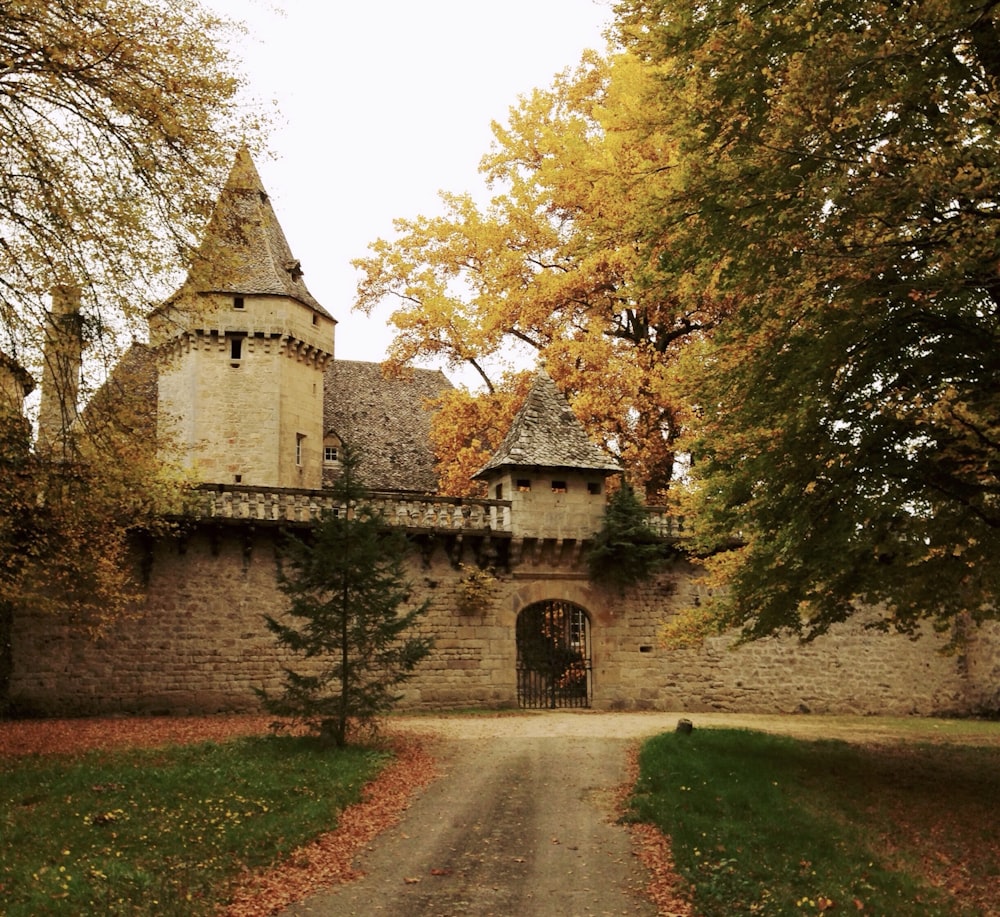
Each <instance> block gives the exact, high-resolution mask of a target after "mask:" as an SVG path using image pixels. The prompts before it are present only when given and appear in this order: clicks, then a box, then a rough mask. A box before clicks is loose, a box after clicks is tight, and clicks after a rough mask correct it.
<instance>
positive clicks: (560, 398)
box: [475, 370, 621, 478]
mask: <svg viewBox="0 0 1000 917" xmlns="http://www.w3.org/2000/svg"><path fill="white" fill-rule="evenodd" d="M522 467H541V468H576V469H580V470H585V471H608V472H612V471H620V470H621V469H620V468H619V466H618V464H617V463H616V462H613V461H612V460H611V459H610V458H609V457H608V456H607V455H606V454H605V453H604V452H603V451H602V450H601V449H600V448H599V447H598V446H597V445H596V444H594V443H593V442H592V441H591V440H590V437H588V436H587V432H586V430H584V429H583V425H582V424H581V423H580V421H579V420H578V419H577V417H576V415H575V414H574V413H573V411H572V410H571V409H570V406H569V402H568V401H567V400H566V397H565V396H564V395H563V394H562V392H560V391H559V389H558V388H556V384H555V382H553V381H552V378H551V377H550V376H549V374H548V373H547V372H545V371H544V370H540V371H539V373H538V375H537V376H536V377H535V381H534V383H533V384H532V386H531V391H529V392H528V397H527V398H525V400H524V404H523V405H522V406H521V410H520V411H518V412H517V415H516V416H515V417H514V422H513V423H512V424H511V428H510V430H509V431H508V432H507V436H506V437H505V438H504V441H503V442H502V443H501V444H500V448H499V449H497V451H496V452H495V453H494V454H493V457H492V458H491V459H490V460H489V461H488V462H487V463H486V465H484V466H483V468H481V469H480V470H479V471H478V472H476V474H475V477H477V478H478V477H482V476H483V475H485V473H486V472H488V471H493V470H495V469H499V468H522Z"/></svg>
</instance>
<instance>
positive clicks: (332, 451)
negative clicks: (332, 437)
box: [323, 445, 340, 465]
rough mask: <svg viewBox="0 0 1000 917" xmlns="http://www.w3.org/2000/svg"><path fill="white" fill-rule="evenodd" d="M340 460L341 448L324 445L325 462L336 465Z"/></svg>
mask: <svg viewBox="0 0 1000 917" xmlns="http://www.w3.org/2000/svg"><path fill="white" fill-rule="evenodd" d="M339 461H340V450H339V449H338V448H337V447H336V446H329V445H327V446H324V447H323V462H324V463H325V464H327V465H336V464H337V462H339Z"/></svg>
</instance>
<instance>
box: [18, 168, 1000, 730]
mask: <svg viewBox="0 0 1000 917" xmlns="http://www.w3.org/2000/svg"><path fill="white" fill-rule="evenodd" d="M303 278H304V274H303V270H302V267H301V265H300V264H299V262H298V261H297V260H296V259H295V258H294V256H293V255H292V252H291V250H290V248H289V245H288V242H287V240H286V238H285V235H284V233H283V231H282V229H281V226H280V225H279V222H278V220H277V217H276V215H275V213H274V211H273V208H272V206H271V204H270V201H269V199H268V195H267V192H266V190H265V189H264V187H263V185H262V183H261V181H260V178H259V176H258V174H257V171H256V169H255V168H254V165H253V163H252V161H251V159H250V157H249V155H248V154H247V153H246V152H245V151H244V152H241V153H240V154H239V155H238V156H237V159H236V162H235V165H234V167H233V169H232V172H231V174H230V177H229V180H228V182H227V183H226V185H225V187H224V189H223V190H222V191H221V193H220V197H219V200H218V202H217V205H216V208H215V211H214V214H213V216H212V219H211V221H210V223H209V225H208V227H207V230H206V233H205V238H204V240H203V242H202V244H201V246H200V249H199V252H198V257H197V259H196V261H195V264H194V266H193V267H192V269H191V271H190V272H189V274H188V276H187V278H186V280H185V282H184V283H183V284H182V286H181V287H180V289H179V290H178V291H177V292H176V293H175V294H174V295H173V296H172V297H170V298H169V299H168V300H167V301H166V302H165V303H163V304H162V305H161V306H160V307H159V308H158V309H156V310H155V311H154V312H153V313H152V314H151V315H150V317H149V344H148V345H145V344H136V345H134V346H133V348H132V350H131V351H130V352H129V353H128V354H126V356H125V357H124V359H123V361H122V367H123V370H122V371H123V372H124V369H125V368H126V367H127V369H128V372H129V379H130V382H129V385H130V386H131V387H132V388H133V389H134V390H137V391H140V392H142V393H144V397H146V398H147V399H148V406H149V411H150V417H151V422H153V423H155V424H156V425H157V427H158V428H159V432H160V433H161V438H162V441H163V442H169V443H170V444H171V446H170V448H171V455H170V456H169V457H170V458H171V459H172V460H173V461H176V462H177V463H178V464H180V465H181V466H182V467H183V468H184V469H185V471H186V473H187V474H188V476H190V477H191V478H192V479H193V480H194V481H196V482H199V484H200V488H199V490H198V495H199V500H200V502H199V505H198V507H197V508H196V510H195V511H194V512H193V513H192V515H191V518H190V520H189V524H188V525H187V526H186V527H185V529H184V531H183V534H178V535H175V536H171V537H163V538H160V539H158V540H156V541H155V543H153V544H151V545H148V546H147V550H148V557H147V558H146V561H145V563H144V570H145V580H146V583H147V596H146V599H145V602H144V604H143V606H142V607H141V608H137V609H136V614H135V616H134V617H131V618H129V619H126V620H122V621H120V622H118V623H116V624H114V625H113V626H112V627H110V628H109V629H108V631H107V632H105V633H104V634H102V636H101V637H100V638H99V639H98V640H96V641H91V640H88V639H86V638H84V637H81V636H80V635H79V634H76V633H75V632H73V631H72V630H71V629H70V628H68V627H67V626H65V624H64V623H63V622H61V621H59V620H56V619H54V618H52V617H45V616H43V615H40V614H37V613H33V612H32V611H31V610H26V611H24V612H22V613H20V614H18V615H17V616H16V617H15V620H14V622H13V630H12V644H13V659H14V671H13V674H12V682H11V698H12V701H13V702H14V704H15V705H16V707H18V708H20V709H22V710H25V711H32V712H36V713H43V714H54V713H63V714H66V713H69V714H85V713H109V712H163V713H177V712H214V711H223V710H247V709H255V708H256V706H257V703H258V701H257V697H256V695H255V694H254V689H255V688H266V689H268V690H271V691H274V690H276V689H278V686H279V683H280V680H281V674H282V672H281V666H282V664H283V662H285V661H287V660H286V658H285V657H284V656H283V651H282V650H280V649H279V647H278V646H277V645H276V643H275V641H274V639H273V637H272V636H271V635H270V633H269V632H268V630H267V628H266V627H265V626H264V623H263V616H264V614H265V613H269V614H275V613H280V610H281V609H282V608H283V607H284V605H285V600H284V596H283V595H282V594H281V592H280V591H279V589H278V587H277V580H276V562H275V556H276V550H277V544H278V541H279V539H280V537H281V533H282V532H283V531H285V530H287V529H294V528H297V527H306V526H309V525H310V524H312V522H314V521H315V519H316V518H318V516H319V514H320V513H321V512H323V511H324V510H327V509H331V508H332V496H331V494H330V492H329V490H327V489H324V486H325V485H328V484H329V483H330V481H331V479H332V477H333V476H334V475H336V473H337V470H338V461H339V456H340V454H341V453H340V450H341V449H342V448H343V447H344V445H345V444H349V445H351V446H352V447H353V448H357V450H358V451H359V453H360V454H361V456H362V461H363V464H362V467H361V475H362V479H363V482H364V484H365V485H366V486H367V487H368V488H369V489H370V490H371V492H372V495H373V499H374V500H375V501H377V502H378V503H379V504H380V506H381V507H382V509H383V510H384V512H385V515H386V518H387V519H388V521H389V522H390V523H391V524H392V525H395V526H400V527H402V528H404V530H405V531H406V533H407V535H408V539H409V543H410V545H411V547H412V550H411V553H410V557H409V561H408V564H409V574H410V578H411V582H412V586H413V597H412V600H413V601H414V602H415V603H421V602H423V601H424V600H429V607H430V611H429V613H428V614H427V615H426V616H425V618H423V619H422V622H421V624H420V628H421V629H422V630H423V631H425V632H426V634H427V635H428V636H430V637H431V638H432V639H433V641H434V650H433V652H432V655H431V656H430V657H429V658H428V659H427V660H425V661H424V662H423V663H422V664H421V666H420V667H419V668H418V670H417V672H416V674H415V677H414V678H413V679H412V681H411V682H410V683H409V684H408V686H407V688H406V696H405V698H404V701H403V706H404V707H409V708H420V707H425V708H430V707H470V706H487V707H500V706H513V705H520V706H524V707H540V708H548V707H562V706H579V707H594V708H598V709H605V710H614V709H663V710H685V711H699V710H728V711H739V710H746V711H774V712H789V711H802V712H806V711H813V712H852V713H899V714H910V713H917V714H944V713H955V714H971V713H977V712H983V711H995V710H997V709H1000V677H998V676H1000V628H998V627H997V626H996V625H985V626H983V627H981V628H980V629H978V630H976V631H974V632H971V633H970V634H968V635H967V639H966V640H965V642H964V644H963V645H962V648H961V651H960V652H959V653H957V654H952V655H944V654H942V653H941V652H939V651H940V650H941V649H942V647H943V646H944V645H945V642H946V639H945V637H943V636H941V635H937V634H934V633H926V634H924V635H923V636H922V638H921V639H920V640H918V641H913V640H910V639H907V638H904V637H900V636H894V635H885V634H878V633H874V632H871V631H869V630H866V629H865V628H864V620H863V618H864V616H863V615H861V616H860V618H859V620H857V621H853V622H850V623H847V624H844V625H841V626H839V627H838V628H835V630H834V632H833V633H831V634H830V635H828V636H826V637H824V638H822V639H820V640H819V641H817V642H815V643H813V644H809V645H804V646H803V645H800V644H799V643H798V642H797V641H794V640H791V639H779V638H774V639H771V640H766V641H761V642H759V643H756V644H752V645H749V646H744V647H741V648H739V649H734V647H733V643H734V641H733V639H732V638H731V637H717V638H713V639H710V640H708V641H707V642H706V643H705V644H704V645H703V646H701V647H698V648H692V649H668V648H665V647H663V646H662V645H661V644H660V642H659V640H658V634H659V631H660V629H661V627H662V625H663V623H664V622H665V621H666V620H668V619H669V617H670V615H671V614H672V613H673V612H674V610H675V609H676V608H678V607H681V606H683V605H687V604H689V603H691V602H698V601H699V599H700V597H701V596H702V592H703V590H704V588H705V587H704V585H703V584H702V582H701V581H700V579H699V578H698V576H697V574H696V571H695V570H694V568H692V566H691V565H690V564H689V563H688V562H687V561H686V560H685V559H684V557H683V556H682V555H680V554H678V555H677V557H676V558H675V559H674V560H673V561H671V562H670V563H669V564H667V565H666V566H665V567H664V569H663V570H662V571H661V572H660V573H659V574H658V575H657V576H656V577H654V578H653V579H651V580H649V581H647V582H644V583H642V584H640V585H638V586H635V587H633V588H631V589H628V590H626V591H624V592H621V591H616V590H610V589H607V588H604V587H602V586H600V585H598V584H595V583H593V582H591V581H590V579H589V578H588V575H587V570H586V566H585V564H584V563H583V556H584V551H585V548H586V545H587V542H588V540H589V539H590V538H591V537H592V536H593V535H594V533H595V532H596V531H597V530H598V529H599V527H600V525H601V520H602V516H603V511H604V505H605V499H606V483H607V479H608V476H609V475H613V474H615V473H616V472H617V470H618V469H617V466H616V465H615V463H614V462H612V461H610V460H609V458H608V457H607V456H605V455H604V454H603V453H602V452H601V450H600V449H598V448H597V447H596V446H595V445H594V444H593V443H592V442H591V441H590V440H589V439H588V438H587V436H586V434H585V432H584V430H583V428H582V427H581V425H580V424H579V422H578V421H577V419H576V418H575V416H574V415H573V413H572V411H571V410H570V408H569V406H568V404H567V402H566V400H565V399H564V397H563V396H562V394H561V393H560V392H559V391H558V389H557V387H556V386H555V384H554V383H553V381H552V380H551V379H550V378H549V377H548V376H547V375H546V374H545V373H544V372H540V373H539V374H538V376H537V378H536V380H535V383H534V385H533V387H532V389H531V392H530V393H529V395H528V397H527V399H526V401H525V403H524V405H523V406H522V407H521V409H520V411H519V413H518V414H517V416H516V418H515V420H514V422H513V424H512V426H511V429H510V431H509V432H508V435H507V437H506V438H505V440H504V442H503V444H502V445H501V446H500V448H499V449H498V450H497V451H496V453H495V454H494V455H493V456H492V458H491V459H490V461H489V462H488V463H487V464H486V465H485V467H484V468H483V469H482V470H481V471H480V472H479V477H481V478H482V479H483V480H484V481H485V482H486V484H487V487H488V494H489V496H488V498H487V499H481V500H477V499H458V498H449V497H443V496H440V495H438V494H437V493H436V479H435V474H434V457H433V455H432V452H431V449H430V447H429V444H428V430H429V416H428V413H427V411H426V410H425V407H424V406H425V403H426V401H427V400H428V399H430V398H433V397H434V396H436V395H439V394H440V393H441V392H442V391H444V390H446V389H447V388H448V387H449V385H450V383H449V382H448V380H447V379H446V378H445V376H444V375H443V374H442V373H440V372H431V371H427V370H412V371H410V372H408V373H406V374H405V375H403V376H400V377H396V378H387V377H385V376H384V375H383V374H382V372H381V368H380V367H379V366H378V364H373V363H363V362H358V361H350V360H340V359H337V358H335V355H334V338H335V329H336V320H335V319H334V318H333V316H332V315H331V314H330V313H329V312H328V311H327V310H326V309H325V308H324V307H323V306H322V305H320V304H319V303H318V302H317V301H316V300H315V299H314V298H313V296H312V295H311V294H310V293H309V291H308V289H307V287H306V285H305V283H304V279H303ZM72 309H73V305H72V300H71V298H70V299H68V300H65V301H63V300H60V301H59V302H54V303H53V310H54V312H56V313H58V314H62V315H70V314H72ZM71 343H72V342H71V341H70V342H69V343H68V344H67V343H66V342H65V341H64V342H63V344H64V346H63V348H62V349H63V351H64V352H65V354H68V355H69V359H66V360H61V361H56V360H52V361H49V362H50V364H51V365H52V366H54V367H58V368H57V369H55V370H53V373H54V378H52V379H43V382H42V388H43V408H42V412H41V416H40V434H39V435H40V436H54V435H56V434H55V431H56V430H57V429H58V427H59V425H60V424H66V423H70V422H72V417H67V416H65V411H63V413H62V414H61V415H60V414H59V413H58V412H57V411H56V409H54V408H52V407H48V406H46V400H45V396H44V390H45V389H46V387H47V386H56V385H59V384H61V385H62V386H63V387H64V388H65V389H67V390H70V389H71V390H72V391H75V389H72V386H73V384H74V383H73V374H74V372H75V373H76V374H77V376H78V373H79V367H78V365H76V366H75V368H74V364H73V360H72V356H73V348H72V346H71ZM77 357H78V354H77ZM31 385H32V380H31V379H30V378H29V377H27V375H26V374H25V373H24V372H23V370H20V369H19V368H18V367H17V366H16V364H13V363H12V362H11V361H9V360H7V359H6V358H5V359H4V360H3V361H2V362H0V395H2V396H3V397H5V398H6V399H7V400H9V401H10V400H15V401H16V400H17V399H18V398H20V399H21V400H22V401H23V397H24V395H25V394H26V393H27V391H28V390H30V387H31ZM63 403H65V399H63ZM650 518H651V524H653V525H655V526H659V528H660V531H661V534H663V536H664V537H667V538H669V537H670V536H671V535H672V534H673V533H672V530H671V528H670V525H671V522H670V520H669V519H668V518H666V517H664V516H659V515H656V514H651V517H650Z"/></svg>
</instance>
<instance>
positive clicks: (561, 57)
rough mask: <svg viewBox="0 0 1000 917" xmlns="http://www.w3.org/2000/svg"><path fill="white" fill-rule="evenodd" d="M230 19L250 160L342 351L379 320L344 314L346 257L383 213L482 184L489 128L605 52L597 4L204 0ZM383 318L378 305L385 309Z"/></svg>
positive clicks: (597, 0) (428, 206)
mask: <svg viewBox="0 0 1000 917" xmlns="http://www.w3.org/2000/svg"><path fill="white" fill-rule="evenodd" d="M209 2H210V5H212V6H213V7H215V8H218V9H220V10H222V11H224V12H226V13H227V14H228V15H230V16H232V17H233V18H238V19H242V20H243V21H245V22H246V23H247V25H248V27H249V30H250V34H249V36H248V38H247V40H246V41H245V42H244V43H243V45H242V47H241V53H242V56H243V57H244V60H245V64H246V70H247V72H248V75H249V77H250V80H251V84H252V85H251V89H252V92H253V93H254V95H255V96H256V97H257V98H259V99H261V100H264V101H266V102H271V101H273V102H274V103H276V106H277V111H278V115H277V118H276V122H275V123H276V129H275V131H274V133H273V135H272V138H271V139H272V142H271V147H272V153H273V154H274V157H275V158H274V159H271V160H268V159H262V160H260V161H258V162H257V167H258V170H259V171H260V174H261V178H262V179H263V181H264V185H265V187H266V188H267V190H268V192H269V193H270V196H271V200H272V202H273V204H274V207H275V210H276V212H277V215H278V219H279V221H280V222H281V224H282V227H283V228H284V230H285V234H286V236H287V237H288V241H289V244H290V245H291V248H292V251H293V253H294V254H295V256H296V257H297V258H298V259H299V260H300V261H301V262H302V267H303V269H304V271H305V281H306V283H307V285H308V287H309V290H310V292H312V294H313V295H314V296H315V297H316V298H317V299H318V300H319V301H320V302H321V303H322V304H323V305H324V306H325V307H326V308H327V310H328V311H329V312H330V313H331V314H332V315H333V316H334V317H335V318H337V319H338V321H339V322H340V324H339V325H338V327H337V341H336V353H337V356H338V357H339V358H341V359H358V360H379V359H381V358H382V357H383V356H384V353H385V348H386V346H387V344H388V342H389V334H388V332H387V331H386V327H385V316H384V315H383V316H377V317H375V318H373V319H367V318H365V317H364V316H363V315H358V314H356V313H352V312H351V311H350V307H351V303H352V301H353V294H354V289H355V284H356V273H355V271H354V269H353V268H352V267H351V264H350V262H351V259H352V258H356V257H360V256H362V255H364V254H365V253H366V249H367V246H368V244H369V243H370V242H372V241H374V240H375V239H376V238H378V237H379V236H383V237H385V236H391V233H392V220H393V219H394V218H395V217H415V216H417V215H419V214H424V215H430V214H433V213H436V212H439V210H440V207H439V204H438V198H437V192H438V191H439V190H446V191H454V192H463V191H470V192H473V193H480V194H481V195H482V196H483V197H485V190H484V187H483V184H482V181H481V179H480V177H479V175H478V172H477V168H478V165H479V160H480V158H481V157H482V156H483V154H484V153H486V152H487V151H488V149H489V145H490V141H491V138H492V135H491V133H490V122H491V121H493V120H498V121H503V120H505V119H506V115H507V112H508V110H509V108H510V107H511V106H512V105H514V104H515V103H516V101H517V98H518V96H519V95H523V94H525V93H528V92H530V91H531V90H532V89H534V88H535V87H547V86H549V85H551V82H552V77H553V76H554V74H556V73H557V72H559V71H561V70H563V69H565V68H566V67H568V66H572V65H575V64H576V63H577V62H578V61H579V59H580V54H581V52H582V51H583V50H584V49H585V48H595V49H598V50H603V49H604V46H605V43H604V38H603V31H604V29H605V27H606V26H607V25H608V24H609V22H610V19H611V12H610V8H609V7H610V0H503V2H496V0H491V2H483V0H380V2H364V0H355V2H330V3H326V2H321V0H285V2H284V3H283V4H281V7H282V8H283V12H280V11H279V10H277V9H275V8H274V7H272V6H270V5H269V4H268V3H267V2H266V0H265V2H261V0H209ZM386 312H388V310H386Z"/></svg>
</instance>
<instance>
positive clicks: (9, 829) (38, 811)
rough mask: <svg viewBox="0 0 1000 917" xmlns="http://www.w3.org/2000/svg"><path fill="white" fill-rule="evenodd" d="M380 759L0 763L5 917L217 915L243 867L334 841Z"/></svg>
mask: <svg viewBox="0 0 1000 917" xmlns="http://www.w3.org/2000/svg"><path fill="white" fill-rule="evenodd" d="M387 760H388V756H387V755H386V754H385V753H382V752H376V751H371V750H365V749H360V748H348V749H344V750H333V749H330V748H327V747H320V746H318V745H317V744H316V743H314V742H312V741H310V740H309V739H305V738H296V737H293V736H257V737H245V738H239V739H235V740H233V741H227V742H210V743H201V744H194V745H173V746H168V747H163V748H153V749H138V750H128V749H122V750H113V751H106V750H105V751H90V752H87V753H85V754H82V755H75V756H72V757H70V756H29V757H23V758H17V759H8V760H4V761H0V768H2V771H0V902H2V907H0V912H2V913H3V914H4V915H6V917H37V915H39V914H53V915H58V914H73V915H79V914H102V915H105V914H128V915H141V914H158V915H164V914H166V915H171V914H177V915H181V914H183V915H195V914H208V913H212V911H213V910H214V909H215V907H216V906H217V905H218V904H219V903H220V902H223V901H225V900H226V899H227V897H228V895H227V890H228V889H229V887H230V886H231V884H232V883H233V882H234V880H236V879H237V878H238V877H239V876H240V875H241V874H242V873H243V871H244V870H245V869H246V868H247V867H249V868H258V867H263V866H266V865H268V864H270V863H272V862H274V861H276V860H277V859H279V858H281V857H282V856H284V855H287V854H288V853H289V852H290V851H292V850H293V849H295V848H296V847H298V846H300V845H302V844H304V843H305V842H307V841H308V840H310V839H311V838H313V837H315V836H317V835H318V834H321V833H323V832H326V831H330V830H332V828H334V827H335V826H336V813H337V812H339V811H340V810H341V809H342V808H344V807H345V806H346V805H349V804H350V803H352V802H355V801H356V800H357V799H358V798H359V795H360V790H361V787H362V786H363V785H364V784H365V783H366V782H367V781H369V780H370V779H371V778H372V777H373V776H374V775H375V774H376V773H377V772H378V771H379V770H380V769H381V767H382V766H383V765H384V764H385V763H386V761H387Z"/></svg>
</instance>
